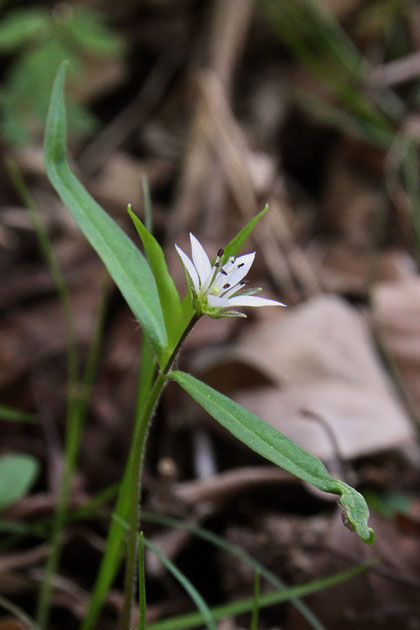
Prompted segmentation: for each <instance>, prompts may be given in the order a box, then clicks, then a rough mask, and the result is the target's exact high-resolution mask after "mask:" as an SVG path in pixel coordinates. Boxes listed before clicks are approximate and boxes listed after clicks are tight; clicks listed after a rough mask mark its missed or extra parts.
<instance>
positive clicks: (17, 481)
mask: <svg viewBox="0 0 420 630" xmlns="http://www.w3.org/2000/svg"><path fill="white" fill-rule="evenodd" d="M38 471H39V464H38V462H37V460H36V459H35V458H34V457H32V455H29V454H28V453H12V454H10V455H1V456H0V510H4V509H5V508H7V507H9V505H12V503H15V501H17V500H18V499H20V498H21V497H22V496H24V495H25V494H26V493H27V492H28V490H29V488H30V487H31V486H32V484H33V483H34V481H35V479H36V477H37V475H38Z"/></svg>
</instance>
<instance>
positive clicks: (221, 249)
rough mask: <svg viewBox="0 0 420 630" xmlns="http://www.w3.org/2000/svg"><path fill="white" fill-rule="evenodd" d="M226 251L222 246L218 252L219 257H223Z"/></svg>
mask: <svg viewBox="0 0 420 630" xmlns="http://www.w3.org/2000/svg"><path fill="white" fill-rule="evenodd" d="M224 253H225V250H224V249H223V247H221V248H220V249H219V251H218V252H217V255H218V257H219V258H221V257H222V256H223V254H224Z"/></svg>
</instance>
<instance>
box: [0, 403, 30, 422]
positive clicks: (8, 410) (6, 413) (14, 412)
mask: <svg viewBox="0 0 420 630" xmlns="http://www.w3.org/2000/svg"><path fill="white" fill-rule="evenodd" d="M0 420H10V421H12V422H30V423H34V422H36V421H37V417H36V415H35V414H33V413H27V412H26V411H20V410H19V409H15V408H14V407H8V406H7V405H0Z"/></svg>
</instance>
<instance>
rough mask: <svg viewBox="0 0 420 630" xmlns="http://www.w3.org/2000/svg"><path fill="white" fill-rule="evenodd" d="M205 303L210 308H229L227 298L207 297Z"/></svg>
mask: <svg viewBox="0 0 420 630" xmlns="http://www.w3.org/2000/svg"><path fill="white" fill-rule="evenodd" d="M207 303H208V304H209V305H210V306H217V308H226V307H228V306H230V300H229V299H228V298H224V297H220V296H219V295H208V296H207Z"/></svg>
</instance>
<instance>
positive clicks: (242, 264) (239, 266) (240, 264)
mask: <svg viewBox="0 0 420 630" xmlns="http://www.w3.org/2000/svg"><path fill="white" fill-rule="evenodd" d="M244 264H245V263H239V265H238V267H237V269H240V268H241V267H243V266H244Z"/></svg>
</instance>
